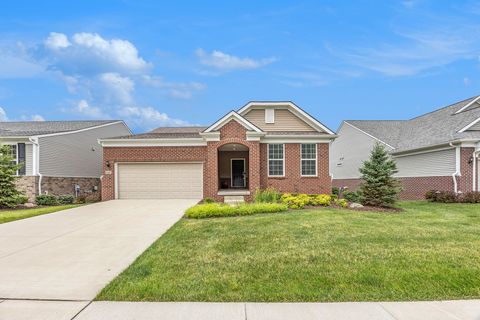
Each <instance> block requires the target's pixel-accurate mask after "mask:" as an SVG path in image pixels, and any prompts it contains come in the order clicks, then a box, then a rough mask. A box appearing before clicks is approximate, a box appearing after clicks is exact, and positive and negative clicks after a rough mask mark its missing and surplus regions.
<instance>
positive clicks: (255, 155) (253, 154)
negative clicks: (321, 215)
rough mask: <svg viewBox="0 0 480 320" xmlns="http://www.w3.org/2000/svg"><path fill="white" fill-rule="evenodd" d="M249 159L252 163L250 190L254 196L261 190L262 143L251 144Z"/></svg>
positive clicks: (254, 142)
mask: <svg viewBox="0 0 480 320" xmlns="http://www.w3.org/2000/svg"><path fill="white" fill-rule="evenodd" d="M248 157H249V161H250V167H249V171H250V172H249V178H250V180H249V181H250V185H249V189H250V193H251V196H253V195H254V194H255V190H257V189H260V143H259V142H258V141H251V142H249V150H248Z"/></svg>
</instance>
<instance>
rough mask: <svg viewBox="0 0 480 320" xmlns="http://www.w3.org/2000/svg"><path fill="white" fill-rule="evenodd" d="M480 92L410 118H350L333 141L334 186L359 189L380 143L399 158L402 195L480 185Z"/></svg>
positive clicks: (416, 196)
mask: <svg viewBox="0 0 480 320" xmlns="http://www.w3.org/2000/svg"><path fill="white" fill-rule="evenodd" d="M479 124H480V96H478V97H473V98H470V99H466V100H463V101H460V102H457V103H455V104H452V105H449V106H446V107H444V108H441V109H438V110H436V111H433V112H430V113H427V114H424V115H421V116H419V117H416V118H413V119H411V120H346V121H343V123H342V124H341V126H340V128H339V129H338V131H337V135H338V138H337V139H336V140H335V141H334V142H333V143H332V148H331V153H330V154H331V157H330V172H331V174H332V178H333V185H334V186H337V187H348V188H350V189H355V188H356V187H357V186H358V184H359V183H360V180H359V178H360V172H359V168H360V167H361V166H362V164H363V161H365V160H367V159H368V157H369V155H370V151H371V150H372V148H373V146H374V144H375V143H380V144H382V145H384V146H385V148H386V149H387V150H388V152H389V153H390V155H391V156H392V157H393V158H394V159H395V161H396V162H397V167H398V174H397V175H396V176H397V177H398V178H399V179H400V180H401V181H402V183H403V185H404V191H403V193H402V198H404V199H420V198H423V197H424V195H425V193H426V192H427V191H428V190H432V189H436V190H448V191H454V192H457V193H462V192H469V191H479V190H480V170H479V154H480V126H479Z"/></svg>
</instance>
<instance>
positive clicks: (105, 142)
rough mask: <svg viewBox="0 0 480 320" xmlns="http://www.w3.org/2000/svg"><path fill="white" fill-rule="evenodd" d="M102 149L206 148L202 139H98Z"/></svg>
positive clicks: (205, 143)
mask: <svg viewBox="0 0 480 320" xmlns="http://www.w3.org/2000/svg"><path fill="white" fill-rule="evenodd" d="M98 143H99V144H100V145H101V146H102V147H194V146H206V145H207V142H206V141H205V140H204V139H203V138H178V139H98Z"/></svg>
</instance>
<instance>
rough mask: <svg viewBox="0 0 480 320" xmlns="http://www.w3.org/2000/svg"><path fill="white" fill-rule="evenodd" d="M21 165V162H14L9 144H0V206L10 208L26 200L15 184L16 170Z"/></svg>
mask: <svg viewBox="0 0 480 320" xmlns="http://www.w3.org/2000/svg"><path fill="white" fill-rule="evenodd" d="M22 166H23V163H21V164H16V163H15V159H13V157H12V155H11V150H10V146H8V145H3V146H0V207H8V208H12V207H15V206H16V205H18V204H21V203H25V202H26V197H25V196H24V195H22V194H21V193H20V192H19V191H18V190H17V187H16V185H15V181H16V180H17V179H18V176H17V170H19V169H20V168H21V167H22Z"/></svg>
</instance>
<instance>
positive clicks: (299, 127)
mask: <svg viewBox="0 0 480 320" xmlns="http://www.w3.org/2000/svg"><path fill="white" fill-rule="evenodd" d="M244 118H245V119H247V120H248V121H250V122H251V123H253V124H254V125H256V126H257V127H259V128H260V129H262V130H263V131H315V129H313V128H312V127H311V126H309V125H308V124H307V123H305V122H304V121H303V120H302V119H300V118H298V117H297V116H296V115H294V114H293V113H292V112H290V111H289V110H287V109H275V123H265V109H252V110H251V111H249V112H248V113H247V114H245V115H244Z"/></svg>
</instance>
